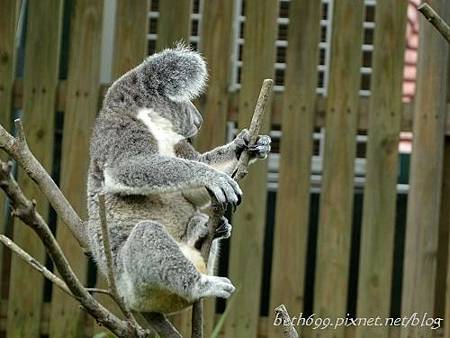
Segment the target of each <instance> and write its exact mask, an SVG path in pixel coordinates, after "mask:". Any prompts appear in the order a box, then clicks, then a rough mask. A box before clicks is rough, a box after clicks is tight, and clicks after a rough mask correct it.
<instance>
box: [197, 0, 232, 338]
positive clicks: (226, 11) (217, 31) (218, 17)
mask: <svg viewBox="0 0 450 338" xmlns="http://www.w3.org/2000/svg"><path fill="white" fill-rule="evenodd" d="M234 5H235V2H234V1H228V0H219V1H215V0H206V1H205V2H204V5H203V6H204V7H203V26H204V27H206V28H208V27H214V29H203V30H202V37H201V41H202V52H203V56H204V57H205V59H206V60H207V65H208V73H209V80H208V91H207V92H206V94H205V96H204V100H203V104H202V107H201V111H202V113H203V119H204V120H203V126H202V128H201V129H200V135H199V137H198V140H197V144H196V145H197V147H198V149H199V151H201V152H204V151H207V150H210V149H212V148H214V147H216V146H220V145H222V144H223V143H224V142H225V140H226V122H227V113H228V87H229V74H230V68H231V63H230V58H229V57H224V56H229V55H231V51H232V36H233V14H234ZM224 37H227V38H224ZM215 304H216V300H215V299H205V300H204V309H203V315H204V318H203V322H204V328H203V329H204V335H205V337H209V336H210V335H211V333H212V330H213V326H214V315H215Z"/></svg>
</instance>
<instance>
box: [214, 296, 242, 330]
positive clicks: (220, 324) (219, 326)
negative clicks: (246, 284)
mask: <svg viewBox="0 0 450 338" xmlns="http://www.w3.org/2000/svg"><path fill="white" fill-rule="evenodd" d="M238 292H239V288H237V289H236V292H235V293H234V294H233V295H232V296H231V297H230V298H229V299H228V301H227V307H226V308H225V311H224V312H223V313H222V316H220V318H219V320H218V322H217V324H216V326H215V327H214V330H213V332H212V333H211V338H219V336H220V330H222V327H223V324H224V323H225V319H226V318H227V316H228V313H229V312H230V309H231V307H232V306H231V305H233V302H234V300H235V299H236V295H237V294H238Z"/></svg>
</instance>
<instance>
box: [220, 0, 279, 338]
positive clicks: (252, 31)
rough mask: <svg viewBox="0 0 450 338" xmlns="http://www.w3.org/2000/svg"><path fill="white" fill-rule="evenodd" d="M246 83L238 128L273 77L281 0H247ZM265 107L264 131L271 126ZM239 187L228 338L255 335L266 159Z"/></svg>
mask: <svg viewBox="0 0 450 338" xmlns="http://www.w3.org/2000/svg"><path fill="white" fill-rule="evenodd" d="M245 8H246V10H245V15H246V22H245V28H244V38H245V45H244V47H243V48H244V49H243V64H244V66H243V68H242V77H241V79H242V81H241V83H242V86H241V90H240V93H239V115H238V127H239V128H240V129H241V128H248V127H249V125H250V120H251V118H252V115H253V110H254V107H255V104H256V100H257V98H258V94H259V91H260V89H261V85H262V82H263V80H264V78H272V77H273V69H274V62H275V39H276V33H277V25H276V19H277V16H278V1H277V0H267V1H263V2H261V1H258V0H246V2H245ZM270 115H271V114H270V111H266V114H265V116H264V123H263V124H262V130H261V133H267V132H268V130H269V128H270ZM240 185H241V187H242V190H243V191H244V195H243V201H242V204H241V205H240V206H239V208H238V210H237V212H236V214H235V215H234V216H233V219H232V224H233V235H232V236H231V244H230V263H229V271H230V272H229V275H230V279H231V281H232V282H233V284H234V285H235V286H236V287H237V288H238V290H239V293H238V294H237V295H236V296H235V297H237V298H236V299H235V301H234V302H233V305H232V308H231V309H230V312H229V315H228V318H227V320H226V323H225V336H227V337H249V338H251V337H256V333H257V325H258V316H259V300H260V290H261V278H262V256H263V240H264V229H265V224H266V217H265V216H266V200H267V161H259V162H258V163H256V164H254V165H253V166H252V167H251V168H250V172H249V175H248V176H247V177H246V178H244V179H243V180H242V181H241V182H240Z"/></svg>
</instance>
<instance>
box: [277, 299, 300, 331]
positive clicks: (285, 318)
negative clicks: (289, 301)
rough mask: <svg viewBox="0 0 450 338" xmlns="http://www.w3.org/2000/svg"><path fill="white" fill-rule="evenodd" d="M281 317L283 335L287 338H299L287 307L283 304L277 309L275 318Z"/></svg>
mask: <svg viewBox="0 0 450 338" xmlns="http://www.w3.org/2000/svg"><path fill="white" fill-rule="evenodd" d="M278 317H281V319H282V323H281V325H280V326H281V327H282V329H283V334H284V336H285V337H286V338H298V333H297V331H296V330H295V328H294V325H293V324H292V321H291V317H290V316H289V313H288V312H287V309H286V306H284V304H281V305H280V306H278V307H276V308H275V318H278Z"/></svg>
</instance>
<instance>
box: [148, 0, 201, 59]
mask: <svg viewBox="0 0 450 338" xmlns="http://www.w3.org/2000/svg"><path fill="white" fill-rule="evenodd" d="M191 8H192V0H164V1H160V2H159V19H158V28H157V29H158V31H157V33H158V37H157V40H156V50H157V51H160V50H162V49H164V48H169V47H173V46H174V44H175V43H176V42H178V41H184V42H186V43H188V42H189V36H190V34H191Z"/></svg>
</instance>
